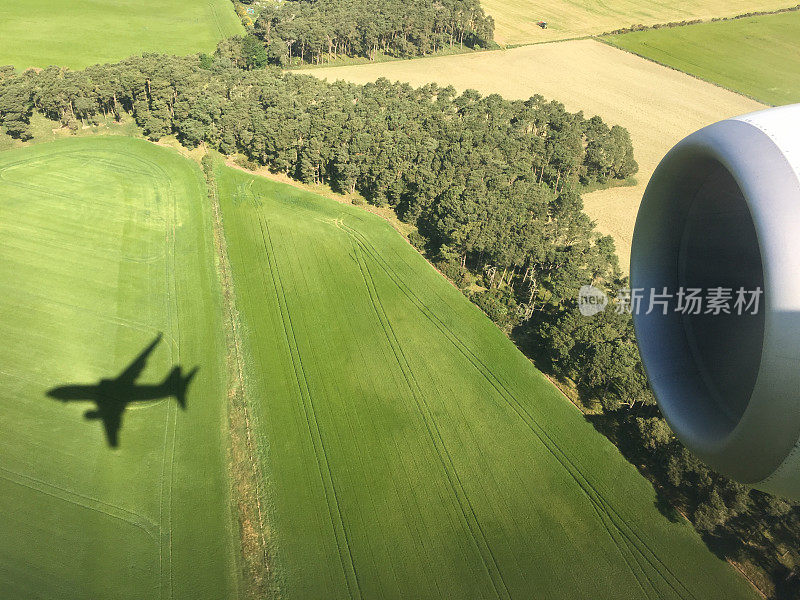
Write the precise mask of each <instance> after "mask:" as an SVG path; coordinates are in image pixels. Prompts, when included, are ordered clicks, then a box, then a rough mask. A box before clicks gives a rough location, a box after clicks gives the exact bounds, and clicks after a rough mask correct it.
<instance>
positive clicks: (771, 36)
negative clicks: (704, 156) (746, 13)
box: [603, 11, 800, 105]
mask: <svg viewBox="0 0 800 600" xmlns="http://www.w3.org/2000/svg"><path fill="white" fill-rule="evenodd" d="M603 39H604V40H606V41H608V42H610V43H612V44H614V45H615V46H617V47H619V48H622V49H624V50H628V51H630V52H634V53H636V54H638V55H640V56H643V57H645V58H649V59H651V60H654V61H656V62H659V63H661V64H664V65H667V66H669V67H673V68H675V69H678V70H680V71H685V72H686V73H689V74H691V75H696V76H697V77H700V78H702V79H705V80H707V81H710V82H712V83H716V84H718V85H721V86H724V87H726V88H729V89H731V90H734V91H737V92H740V93H742V94H746V95H748V96H751V97H753V98H755V99H756V100H760V101H762V102H766V103H768V104H774V105H780V104H791V103H793V102H800V11H794V12H787V13H781V14H777V15H763V16H759V17H748V18H744V19H735V20H732V21H717V22H714V23H700V24H698V25H688V26H685V27H672V28H665V29H656V30H650V31H637V32H634V33H626V34H624V35H615V36H608V37H606V38H603Z"/></svg>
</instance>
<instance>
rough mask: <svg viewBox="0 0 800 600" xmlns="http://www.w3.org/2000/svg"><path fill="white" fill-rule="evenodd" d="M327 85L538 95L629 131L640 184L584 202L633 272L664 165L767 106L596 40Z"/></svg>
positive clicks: (324, 73)
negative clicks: (644, 217)
mask: <svg viewBox="0 0 800 600" xmlns="http://www.w3.org/2000/svg"><path fill="white" fill-rule="evenodd" d="M308 73H309V74H312V75H314V76H316V77H323V78H327V79H328V80H329V81H334V80H336V79H345V80H348V81H353V82H356V83H365V82H367V81H374V80H376V79H378V78H379V77H386V78H388V79H389V80H391V81H395V80H399V81H406V82H409V83H411V84H412V85H424V84H425V83H428V82H430V81H435V82H437V83H439V84H440V85H452V86H454V87H455V88H456V89H459V90H463V89H468V88H472V89H475V90H477V91H479V92H481V93H483V94H491V93H498V94H501V95H503V96H504V97H506V98H512V99H513V98H517V99H526V98H528V97H530V96H532V95H534V94H542V95H543V96H545V97H546V98H552V99H556V100H559V101H562V102H563V103H564V104H565V105H566V107H567V109H568V110H572V111H578V110H582V111H584V113H585V114H586V115H587V116H589V115H594V114H597V115H600V116H601V117H602V118H603V120H605V121H606V122H607V123H610V124H620V125H622V126H624V127H626V128H627V129H628V130H629V131H630V134H631V138H632V140H633V147H634V152H635V155H636V160H637V161H638V162H639V167H640V170H639V173H637V175H636V178H637V180H638V184H637V185H635V186H630V187H621V188H611V189H607V190H600V191H597V192H593V193H591V194H586V195H584V202H585V203H586V209H587V212H588V213H589V215H590V216H591V217H592V218H593V219H595V220H596V221H597V223H598V226H599V228H600V229H601V230H602V231H603V232H605V233H608V234H611V235H613V237H614V239H615V240H616V242H617V251H618V253H619V255H620V261H621V263H622V265H623V266H625V267H627V263H628V257H629V255H630V250H629V248H630V241H631V236H632V233H633V225H634V221H635V219H636V211H637V209H638V207H639V201H640V200H641V197H642V193H643V191H644V186H645V185H646V184H647V181H648V180H649V178H650V175H651V174H652V172H653V170H654V169H655V167H656V165H657V164H658V161H660V160H661V158H662V157H663V156H664V154H666V152H667V151H668V150H669V149H670V148H671V147H672V146H673V145H674V144H675V143H676V142H677V141H678V140H680V139H681V138H683V137H684V136H686V135H688V134H690V133H692V132H693V131H695V130H696V129H699V128H700V127H703V126H705V125H708V124H709V123H713V122H714V121H718V120H720V119H724V118H727V117H730V116H734V115H737V114H742V113H746V112H751V111H754V110H759V109H761V108H764V106H763V105H761V104H759V103H758V102H755V101H753V100H750V99H748V98H744V97H742V96H740V95H739V94H735V93H733V92H729V91H727V90H724V89H721V88H719V87H717V86H714V85H711V84H709V83H706V82H703V81H700V80H698V79H696V78H694V77H690V76H688V75H686V74H683V73H679V72H677V71H675V70H673V69H669V68H666V67H663V66H661V65H657V64H655V63H653V62H651V61H648V60H644V59H642V58H640V57H638V56H634V55H633V54H630V53H627V52H621V51H619V50H617V49H615V48H612V47H610V46H608V45H606V44H602V43H600V42H597V41H594V40H579V41H570V42H559V43H553V44H538V45H535V46H526V47H522V48H514V49H511V50H503V51H495V52H482V53H480V54H473V55H461V56H449V57H441V58H427V59H417V60H413V61H403V62H400V61H398V62H391V63H382V64H380V65H357V66H348V67H334V68H327V69H313V70H309V71H308Z"/></svg>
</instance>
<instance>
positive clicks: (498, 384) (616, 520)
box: [340, 222, 696, 600]
mask: <svg viewBox="0 0 800 600" xmlns="http://www.w3.org/2000/svg"><path fill="white" fill-rule="evenodd" d="M340 224H341V227H342V228H343V229H344V231H346V232H347V233H348V234H349V235H350V236H351V238H352V239H354V240H355V241H356V242H357V243H358V244H359V245H360V246H361V247H362V249H363V250H364V251H365V252H366V253H367V254H368V255H369V256H370V257H371V258H373V260H374V261H375V262H376V263H377V264H378V265H379V266H380V267H381V268H382V269H383V270H384V272H386V274H387V275H388V276H389V277H390V279H392V281H393V282H394V283H395V285H397V287H398V288H399V289H400V291H401V292H402V293H403V294H404V295H405V296H406V297H407V298H408V299H409V300H411V302H412V303H413V304H414V305H415V306H417V308H418V309H419V310H420V311H421V312H422V313H423V315H424V316H425V317H426V318H427V319H428V320H429V321H430V322H431V323H432V324H433V325H434V326H435V327H436V328H437V329H439V331H440V332H441V333H442V334H444V335H445V337H446V338H447V339H448V340H449V341H450V343H451V344H452V345H453V346H454V347H456V349H458V350H459V352H460V353H461V354H462V355H463V356H464V357H465V358H466V359H467V360H468V361H469V362H470V363H471V364H472V365H473V366H474V367H475V368H476V369H477V370H478V372H479V373H480V374H481V375H482V376H483V377H484V379H485V380H486V381H487V382H488V383H489V384H490V385H491V386H492V387H493V388H494V389H495V391H497V393H498V394H499V396H500V397H501V398H502V399H503V400H504V401H505V403H506V404H507V405H508V406H509V407H510V408H511V409H512V411H513V412H514V413H516V414H517V415H518V416H519V418H520V419H521V420H522V421H523V422H524V423H525V424H526V425H527V426H528V428H529V429H530V430H531V431H532V433H533V434H534V435H535V436H536V437H537V439H539V440H540V442H541V443H542V444H543V445H544V446H545V448H546V449H547V450H548V452H550V454H551V455H552V456H553V457H554V458H555V459H556V460H557V461H558V462H559V464H561V466H562V467H563V468H564V469H565V471H566V472H567V473H568V474H569V475H570V477H571V478H572V479H573V480H574V481H575V483H576V484H577V485H578V486H579V488H580V489H581V490H582V492H583V493H584V494H585V495H586V497H587V498H588V499H589V501H590V502H591V503H592V505H593V506H594V507H595V511H596V512H599V511H602V512H603V513H604V514H606V515H607V517H608V519H609V521H610V523H611V524H612V525H613V526H614V528H615V529H616V530H617V531H618V532H619V534H620V536H621V537H622V539H623V540H624V541H625V543H626V545H628V546H629V547H630V548H632V549H634V550H635V553H637V554H638V555H639V556H640V557H641V558H642V559H644V561H645V562H646V563H647V564H649V565H650V567H651V568H652V569H653V570H654V571H655V572H656V573H657V574H658V575H659V576H660V577H661V578H662V580H663V581H664V583H665V584H666V585H667V586H668V587H669V588H670V589H671V590H672V591H673V592H674V593H675V595H676V596H677V597H678V598H680V599H682V600H685V599H686V598H692V599H695V598H696V596H695V595H694V594H693V593H692V592H691V590H689V588H688V587H686V585H685V584H684V583H683V582H682V581H681V580H680V578H678V577H677V575H675V574H674V573H673V572H672V570H671V569H670V568H669V566H668V565H666V564H665V563H664V562H663V561H662V560H661V559H660V558H659V557H658V555H657V554H656V553H655V552H654V551H653V550H652V548H650V546H649V544H647V542H646V541H645V540H644V539H642V537H641V536H640V535H639V534H638V532H637V531H636V529H635V528H634V527H632V526H631V525H630V524H628V523H627V521H626V520H625V519H624V518H623V517H622V515H621V514H620V513H619V512H618V511H617V510H616V509H615V508H614V507H613V506H612V505H611V504H610V503H609V502H608V501H607V500H606V499H605V497H604V496H603V494H602V493H601V492H600V491H599V490H598V489H597V488H596V487H595V486H594V485H593V484H592V483H591V482H590V481H589V479H588V478H587V477H586V476H585V475H584V474H583V472H582V471H581V470H580V469H579V468H578V467H577V465H575V463H574V462H573V461H572V459H570V458H569V456H568V455H567V454H566V453H565V452H564V451H563V450H561V448H560V447H559V446H558V444H557V443H556V442H555V440H554V439H553V438H552V436H550V434H549V433H548V432H547V431H546V430H545V429H544V428H543V427H542V426H541V425H540V424H539V423H538V422H537V421H536V420H535V418H534V417H533V416H532V415H531V414H530V413H529V412H528V411H527V410H526V409H525V408H524V406H523V405H522V403H521V402H520V401H519V400H518V399H517V398H516V397H515V396H514V394H513V393H512V392H511V391H510V390H509V389H508V388H507V387H506V386H505V384H503V382H502V381H500V380H499V378H498V377H497V376H495V375H494V373H493V372H492V371H491V370H490V369H489V368H488V367H487V365H486V364H485V363H483V361H482V360H481V359H480V358H479V357H477V356H476V355H475V354H474V353H473V352H472V350H471V349H470V348H469V346H468V345H467V344H465V343H464V342H463V341H461V340H460V339H459V338H458V336H457V335H456V334H455V333H454V332H453V331H452V330H451V329H450V328H449V327H448V326H447V324H446V323H444V321H442V320H441V319H440V318H439V317H438V316H436V314H435V313H434V312H433V311H431V310H430V309H429V308H428V307H427V305H425V303H424V302H423V301H422V299H420V298H419V297H418V296H417V295H416V294H415V293H414V291H413V290H411V289H410V288H409V287H408V286H407V285H406V283H405V282H404V281H403V279H402V278H401V277H400V276H399V275H398V274H397V273H396V272H395V271H394V269H393V268H392V267H391V265H389V264H388V263H387V262H386V261H385V260H384V259H383V257H382V256H381V254H380V252H378V251H377V249H376V248H375V247H374V246H373V245H372V244H371V242H369V240H367V239H366V238H365V237H364V236H363V234H361V233H360V232H359V231H357V230H355V229H353V228H351V227H349V226H348V225H346V224H345V223H344V222H341V223H340ZM612 540H613V536H612ZM614 543H615V544H616V545H617V546H618V548H619V544H617V542H616V541H615V540H614ZM620 551H621V549H620ZM637 562H639V559H637ZM634 576H635V575H634ZM637 580H638V578H637ZM640 585H641V582H640ZM651 585H653V584H652V583H651ZM653 587H655V586H653ZM643 591H644V590H643Z"/></svg>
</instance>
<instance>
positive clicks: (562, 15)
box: [481, 0, 794, 44]
mask: <svg viewBox="0 0 800 600" xmlns="http://www.w3.org/2000/svg"><path fill="white" fill-rule="evenodd" d="M481 5H482V6H483V8H484V10H485V11H486V13H487V14H490V15H492V17H494V20H495V39H496V40H497V42H498V43H500V44H531V43H536V42H549V41H554V40H563V39H568V38H576V37H585V36H589V35H597V34H599V33H606V32H608V31H613V30H615V29H621V28H623V27H630V26H631V25H636V24H642V25H655V24H656V23H670V22H674V21H684V20H691V19H711V18H713V17H731V16H734V15H741V14H744V13H749V12H754V11H768V10H776V9H779V8H785V7H787V6H793V5H794V4H793V3H792V2H791V0H790V1H788V2H787V1H786V0H784V1H783V2H781V1H780V0H728V1H726V0H678V1H676V2H646V1H643V0H613V1H612V2H602V1H600V0H589V1H588V2H560V1H558V0H482V2H481ZM539 21H546V22H547V29H542V28H541V27H539V26H538V25H537V23H538V22H539Z"/></svg>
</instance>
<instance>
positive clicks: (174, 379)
mask: <svg viewBox="0 0 800 600" xmlns="http://www.w3.org/2000/svg"><path fill="white" fill-rule="evenodd" d="M196 373H197V367H195V368H194V369H192V370H191V371H189V372H188V373H187V374H186V376H185V377H184V376H183V375H182V374H181V368H180V367H175V368H174V369H172V371H171V372H170V374H169V375H167V379H166V381H165V382H164V383H165V384H166V387H167V389H169V390H170V392H171V393H172V395H174V396H175V399H176V400H177V401H178V404H179V405H180V407H181V408H182V409H186V390H187V389H188V388H189V384H190V383H191V382H192V379H193V378H194V376H195V374H196Z"/></svg>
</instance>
